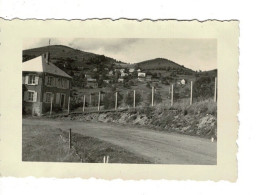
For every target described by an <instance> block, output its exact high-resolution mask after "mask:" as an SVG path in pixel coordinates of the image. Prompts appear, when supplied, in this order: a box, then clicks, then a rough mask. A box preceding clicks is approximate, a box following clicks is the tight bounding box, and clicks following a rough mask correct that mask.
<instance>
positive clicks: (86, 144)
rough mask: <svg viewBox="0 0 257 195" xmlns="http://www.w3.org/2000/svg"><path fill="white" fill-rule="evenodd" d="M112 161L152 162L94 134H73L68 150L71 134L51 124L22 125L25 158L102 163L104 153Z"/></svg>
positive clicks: (46, 160) (23, 155)
mask: <svg viewBox="0 0 257 195" xmlns="http://www.w3.org/2000/svg"><path fill="white" fill-rule="evenodd" d="M107 155H108V156H109V157H110V158H109V163H137V164H138V163H149V162H148V161H147V160H145V159H143V158H141V157H138V156H136V155H134V154H133V153H130V152H128V151H126V150H124V149H123V148H121V147H118V146H116V145H112V144H110V143H107V142H104V141H101V140H98V139H96V138H92V137H86V136H82V135H79V134H76V133H72V149H71V150H70V149H69V143H68V133H67V132H65V131H63V130H61V129H53V128H51V127H50V126H48V125H44V126H42V125H41V126H38V125H37V126H34V125H23V129H22V160H23V161H43V162H81V159H82V161H83V162H87V163H102V162H103V157H104V156H107Z"/></svg>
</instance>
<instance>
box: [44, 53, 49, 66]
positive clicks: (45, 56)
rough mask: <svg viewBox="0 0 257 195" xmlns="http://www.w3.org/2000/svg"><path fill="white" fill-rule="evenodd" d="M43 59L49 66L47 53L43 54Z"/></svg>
mask: <svg viewBox="0 0 257 195" xmlns="http://www.w3.org/2000/svg"><path fill="white" fill-rule="evenodd" d="M43 57H44V58H45V61H46V63H47V64H49V52H46V53H45V54H43Z"/></svg>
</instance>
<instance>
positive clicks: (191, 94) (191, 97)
mask: <svg viewBox="0 0 257 195" xmlns="http://www.w3.org/2000/svg"><path fill="white" fill-rule="evenodd" d="M192 103H193V81H191V92H190V105H192Z"/></svg>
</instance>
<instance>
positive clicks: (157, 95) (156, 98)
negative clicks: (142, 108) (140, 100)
mask: <svg viewBox="0 0 257 195" xmlns="http://www.w3.org/2000/svg"><path fill="white" fill-rule="evenodd" d="M147 100H148V102H149V103H150V104H151V103H152V93H150V94H149V95H148V98H147ZM161 102H162V97H161V94H160V92H155V93H154V104H158V103H161Z"/></svg>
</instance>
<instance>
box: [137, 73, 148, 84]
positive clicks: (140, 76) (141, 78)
mask: <svg viewBox="0 0 257 195" xmlns="http://www.w3.org/2000/svg"><path fill="white" fill-rule="evenodd" d="M145 77H146V73H144V72H139V73H138V81H141V82H143V81H145Z"/></svg>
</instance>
